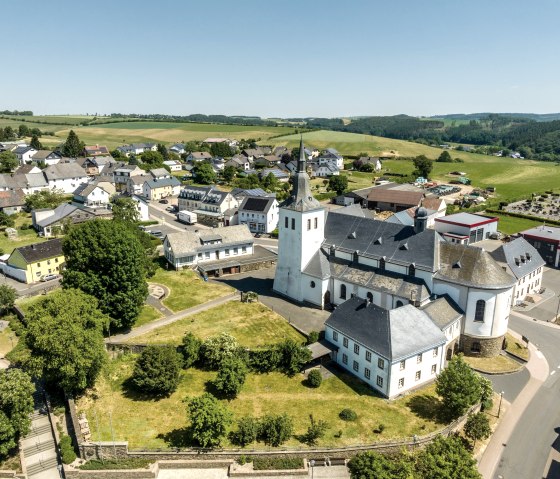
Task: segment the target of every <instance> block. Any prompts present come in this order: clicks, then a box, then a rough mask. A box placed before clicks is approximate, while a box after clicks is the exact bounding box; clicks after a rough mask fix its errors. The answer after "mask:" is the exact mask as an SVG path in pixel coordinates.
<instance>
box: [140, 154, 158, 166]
mask: <svg viewBox="0 0 560 479" xmlns="http://www.w3.org/2000/svg"><path fill="white" fill-rule="evenodd" d="M140 160H142V163H143V164H144V165H146V166H148V167H149V168H160V167H161V166H163V156H162V154H161V153H160V152H159V151H146V152H144V153H142V155H141V156H140Z"/></svg>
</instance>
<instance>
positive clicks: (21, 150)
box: [14, 146, 34, 155]
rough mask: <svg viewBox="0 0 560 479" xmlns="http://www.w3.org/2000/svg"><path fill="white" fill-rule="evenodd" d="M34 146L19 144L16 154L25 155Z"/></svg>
mask: <svg viewBox="0 0 560 479" xmlns="http://www.w3.org/2000/svg"><path fill="white" fill-rule="evenodd" d="M33 149H34V148H32V147H30V146H18V147H17V148H16V149H15V150H14V153H15V154H16V155H23V154H25V153H27V152H28V151H31V150H33Z"/></svg>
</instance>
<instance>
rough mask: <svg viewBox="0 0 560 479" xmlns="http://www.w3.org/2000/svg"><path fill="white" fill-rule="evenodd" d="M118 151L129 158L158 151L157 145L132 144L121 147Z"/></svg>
mask: <svg viewBox="0 0 560 479" xmlns="http://www.w3.org/2000/svg"><path fill="white" fill-rule="evenodd" d="M117 150H118V151H120V152H121V153H122V154H123V155H124V156H126V157H127V158H128V157H129V156H130V155H141V154H142V153H145V152H146V151H157V145H156V144H155V143H132V144H130V145H123V146H119V147H117Z"/></svg>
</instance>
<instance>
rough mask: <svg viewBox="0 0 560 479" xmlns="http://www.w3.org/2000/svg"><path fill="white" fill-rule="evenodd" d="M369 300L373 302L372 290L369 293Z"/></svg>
mask: <svg viewBox="0 0 560 479" xmlns="http://www.w3.org/2000/svg"><path fill="white" fill-rule="evenodd" d="M367 300H368V302H369V303H373V294H372V293H371V291H370V292H368V294H367Z"/></svg>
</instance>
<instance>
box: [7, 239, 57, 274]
mask: <svg viewBox="0 0 560 479" xmlns="http://www.w3.org/2000/svg"><path fill="white" fill-rule="evenodd" d="M63 267H64V255H63V253H62V240H61V239H60V238H58V239H52V240H49V241H45V242H43V243H35V244H31V245H28V246H20V247H19V248H15V249H14V250H13V251H12V254H10V257H9V258H8V259H7V261H6V262H5V263H0V268H1V269H2V271H3V273H4V274H5V275H6V276H9V277H11V278H14V279H17V280H18V281H21V282H22V283H28V284H29V283H35V282H36V281H40V280H41V279H43V278H44V277H45V276H47V275H52V274H54V275H58V274H60V272H61V271H62V269H63Z"/></svg>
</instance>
